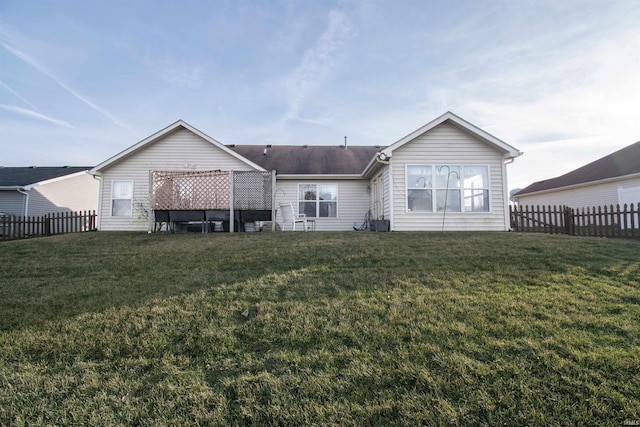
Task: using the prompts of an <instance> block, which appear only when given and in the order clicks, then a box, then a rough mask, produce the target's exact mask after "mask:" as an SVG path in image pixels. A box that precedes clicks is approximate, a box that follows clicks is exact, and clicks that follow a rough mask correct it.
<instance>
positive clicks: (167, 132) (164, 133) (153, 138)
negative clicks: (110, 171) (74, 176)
mask: <svg viewBox="0 0 640 427" xmlns="http://www.w3.org/2000/svg"><path fill="white" fill-rule="evenodd" d="M180 129H186V130H188V131H190V132H192V133H194V134H195V135H198V136H199V137H200V138H202V139H204V140H205V141H207V142H209V143H210V144H212V145H213V146H215V147H216V148H218V149H220V150H222V151H224V152H225V153H227V154H229V155H230V156H233V157H235V158H236V159H238V160H240V161H242V162H243V163H245V164H247V165H248V166H250V167H252V168H254V169H257V170H259V171H263V172H266V169H264V168H263V167H261V166H259V165H257V164H255V163H253V162H251V161H250V160H248V159H246V158H245V157H243V156H241V155H240V154H238V153H236V152H235V151H233V150H231V149H230V148H228V147H226V146H225V145H224V144H222V143H220V142H218V141H216V140H215V139H213V138H211V137H210V136H209V135H207V134H205V133H204V132H201V131H200V130H198V129H196V128H195V127H193V126H191V125H190V124H188V123H187V122H185V121H184V120H178V121H177V122H175V123H173V124H172V125H169V126H167V127H166V128H164V129H162V130H160V131H159V132H156V133H154V134H153V135H151V136H149V137H147V138H145V139H143V140H142V141H140V142H138V143H136V144H134V145H132V146H131V147H129V148H127V149H126V150H124V151H121V152H120V153H118V154H116V155H115V156H113V157H111V158H109V159H107V160H105V161H104V162H102V163H100V164H99V165H97V166H96V167H94V168H93V169H91V170H90V171H89V173H90V174H91V175H100V174H101V172H102V171H103V170H104V169H106V168H108V167H109V166H112V165H113V164H115V163H118V162H120V161H122V160H124V159H125V158H127V157H129V156H130V155H132V154H134V153H136V152H138V151H140V150H141V149H143V148H144V147H146V146H147V145H150V144H153V143H154V142H156V141H158V140H160V139H161V138H164V137H165V136H168V135H170V134H172V133H173V132H176V131H177V130H180Z"/></svg>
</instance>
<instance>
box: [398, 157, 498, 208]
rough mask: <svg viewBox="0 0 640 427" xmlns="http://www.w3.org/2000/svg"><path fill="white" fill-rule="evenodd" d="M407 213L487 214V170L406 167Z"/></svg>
mask: <svg viewBox="0 0 640 427" xmlns="http://www.w3.org/2000/svg"><path fill="white" fill-rule="evenodd" d="M406 177H407V181H406V182H407V193H406V194H407V210H408V211H409V212H443V211H444V210H445V209H446V211H447V212H489V167H488V166H482V165H408V166H407V168H406Z"/></svg>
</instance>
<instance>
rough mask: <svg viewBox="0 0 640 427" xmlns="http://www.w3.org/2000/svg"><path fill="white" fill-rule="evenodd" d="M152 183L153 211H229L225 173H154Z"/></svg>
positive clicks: (228, 191)
mask: <svg viewBox="0 0 640 427" xmlns="http://www.w3.org/2000/svg"><path fill="white" fill-rule="evenodd" d="M152 180H153V183H152V191H153V194H152V199H153V208H154V209H156V210H179V209H202V210H206V209H211V210H213V209H229V208H230V197H229V194H230V185H229V184H230V180H229V172H227V171H186V172H159V171H155V172H153V173H152ZM269 194H271V193H269Z"/></svg>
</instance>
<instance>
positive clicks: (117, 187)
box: [111, 181, 133, 218]
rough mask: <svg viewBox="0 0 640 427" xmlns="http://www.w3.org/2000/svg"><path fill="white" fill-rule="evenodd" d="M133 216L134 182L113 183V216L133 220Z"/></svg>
mask: <svg viewBox="0 0 640 427" xmlns="http://www.w3.org/2000/svg"><path fill="white" fill-rule="evenodd" d="M132 215H133V181H113V182H112V185H111V216H121V217H128V218H131V216H132Z"/></svg>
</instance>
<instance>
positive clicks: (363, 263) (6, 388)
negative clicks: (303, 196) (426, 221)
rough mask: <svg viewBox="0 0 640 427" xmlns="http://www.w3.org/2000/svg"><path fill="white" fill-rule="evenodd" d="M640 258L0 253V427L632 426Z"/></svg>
mask: <svg viewBox="0 0 640 427" xmlns="http://www.w3.org/2000/svg"><path fill="white" fill-rule="evenodd" d="M639 253H640V244H639V243H638V242H637V241H635V242H634V241H623V240H607V239H595V238H584V237H582V238H575V237H567V236H550V235H533V234H528V235H527V234H515V233H461V234H455V233H451V234H448V233H447V234H440V233H355V232H354V233H242V234H234V235H228V234H215V235H211V234H210V235H199V234H197V235H196V234H193V235H191V234H189V235H146V234H137V233H87V234H75V235H65V236H56V237H52V238H42V239H34V240H27V241H18V242H5V243H2V244H0V259H1V260H2V261H1V263H2V267H1V268H0V424H1V425H16V426H21V425H154V426H155V425H225V426H227V425H229V426H231V425H296V426H297V425H339V426H369V425H384V426H394V425H421V424H422V425H452V424H456V425H460V424H464V425H491V426H493V425H622V424H623V423H625V422H626V423H634V422H637V421H640V409H639V408H640V322H639V321H638V319H640V257H639V256H638V254H639Z"/></svg>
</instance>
